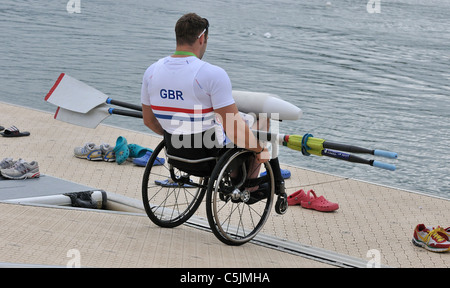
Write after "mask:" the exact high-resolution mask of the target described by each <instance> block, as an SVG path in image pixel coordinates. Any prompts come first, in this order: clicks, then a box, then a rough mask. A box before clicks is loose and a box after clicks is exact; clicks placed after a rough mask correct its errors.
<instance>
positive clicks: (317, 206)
mask: <svg viewBox="0 0 450 288" xmlns="http://www.w3.org/2000/svg"><path fill="white" fill-rule="evenodd" d="M310 194H312V196H311V195H310ZM287 201H288V205H289V206H294V205H300V206H302V207H303V208H306V209H313V210H317V211H321V212H331V211H335V210H337V209H339V204H337V203H333V202H330V201H328V200H327V199H325V197H323V196H320V197H317V196H316V193H315V192H314V190H312V189H311V190H309V191H308V193H305V191H303V189H300V190H298V191H296V192H294V193H292V194H291V195H289V196H288V200H287Z"/></svg>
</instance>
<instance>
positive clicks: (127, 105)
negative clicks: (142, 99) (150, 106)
mask: <svg viewBox="0 0 450 288" xmlns="http://www.w3.org/2000/svg"><path fill="white" fill-rule="evenodd" d="M106 103H107V104H112V105H116V106H120V107H124V108H129V109H133V110H136V111H142V106H139V105H134V104H130V103H127V102H122V101H119V100H114V99H111V98H108V99H107V100H106Z"/></svg>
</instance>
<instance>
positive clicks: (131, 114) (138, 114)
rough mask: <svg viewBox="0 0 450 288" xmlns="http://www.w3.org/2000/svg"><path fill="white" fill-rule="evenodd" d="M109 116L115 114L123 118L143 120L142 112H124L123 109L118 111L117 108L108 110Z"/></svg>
mask: <svg viewBox="0 0 450 288" xmlns="http://www.w3.org/2000/svg"><path fill="white" fill-rule="evenodd" d="M108 113H109V114H111V115H112V114H115V115H122V116H130V117H135V118H142V112H139V111H129V110H123V109H117V108H109V109H108Z"/></svg>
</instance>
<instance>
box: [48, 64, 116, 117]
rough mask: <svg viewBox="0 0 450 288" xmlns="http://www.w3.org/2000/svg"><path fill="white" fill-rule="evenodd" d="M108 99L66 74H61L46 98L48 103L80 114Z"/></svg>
mask: <svg viewBox="0 0 450 288" xmlns="http://www.w3.org/2000/svg"><path fill="white" fill-rule="evenodd" d="M107 99H108V96H107V95H105V94H103V93H102V92H100V91H99V90H97V89H95V88H93V87H91V86H89V85H87V84H85V83H83V82H81V81H79V80H77V79H75V78H72V77H70V76H69V75H67V74H64V73H61V75H60V76H59V78H58V80H56V83H55V85H53V87H52V89H51V90H50V92H48V94H47V96H46V97H45V101H47V102H50V103H52V104H54V105H56V106H59V107H61V108H64V109H66V110H71V111H74V112H79V113H87V112H88V111H90V110H91V109H92V108H94V107H97V106H98V105H100V104H103V103H105V102H106V100H107Z"/></svg>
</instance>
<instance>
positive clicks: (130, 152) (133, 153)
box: [114, 136, 164, 166]
mask: <svg viewBox="0 0 450 288" xmlns="http://www.w3.org/2000/svg"><path fill="white" fill-rule="evenodd" d="M114 152H115V154H116V162H117V164H119V165H120V164H122V163H124V162H125V161H126V160H127V159H129V158H130V159H133V163H134V164H136V165H138V166H146V165H147V162H148V160H149V159H150V156H151V154H152V153H153V150H152V149H150V148H146V147H142V146H141V145H138V144H128V141H127V139H126V138H125V137H123V136H119V137H118V138H117V140H116V147H114ZM158 160H159V161H156V162H155V165H156V163H159V162H161V163H160V165H162V164H164V159H162V158H158Z"/></svg>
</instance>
